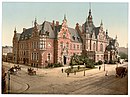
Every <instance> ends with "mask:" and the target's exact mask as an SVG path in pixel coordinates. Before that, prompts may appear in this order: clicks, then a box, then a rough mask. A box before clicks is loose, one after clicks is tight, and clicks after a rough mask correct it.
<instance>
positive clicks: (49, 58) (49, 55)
mask: <svg viewBox="0 0 130 97" xmlns="http://www.w3.org/2000/svg"><path fill="white" fill-rule="evenodd" d="M47 60H48V61H50V60H51V54H50V53H49V54H48V55H47Z"/></svg>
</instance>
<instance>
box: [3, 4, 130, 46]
mask: <svg viewBox="0 0 130 97" xmlns="http://www.w3.org/2000/svg"><path fill="white" fill-rule="evenodd" d="M89 5H90V4H89V3H88V2H76V3H74V2H72V3H67V2H66V3H56V2H54V3H52V2H51V3H47V2H46V3H45V2H38V3H36V2H35V3H33V2H30V3H29V2H28V3H27V2H24V3H20V2H17V3H16V2H3V3H2V45H3V46H5V45H9V46H12V39H13V35H14V32H13V31H14V28H15V27H16V29H17V32H18V33H21V32H22V30H23V28H30V27H32V21H34V19H35V17H36V18H37V22H38V24H42V22H43V21H44V20H46V21H49V22H52V21H53V20H55V21H59V22H60V23H62V20H63V16H64V14H66V18H67V21H68V26H69V27H72V28H75V24H76V23H77V22H78V23H79V24H80V25H82V24H83V23H84V22H85V21H86V18H87V16H88V12H89V8H90V6H89ZM91 10H92V16H93V23H94V25H95V26H96V27H97V26H99V25H100V23H101V20H102V21H103V26H104V30H105V31H106V29H108V34H109V36H110V37H113V38H115V37H116V35H117V37H118V42H119V46H120V47H126V46H127V43H128V3H123V2H121V3H117V2H116V3H101V2H100V3H99V2H98V3H95V2H92V3H91Z"/></svg>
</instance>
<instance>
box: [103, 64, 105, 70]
mask: <svg viewBox="0 0 130 97" xmlns="http://www.w3.org/2000/svg"><path fill="white" fill-rule="evenodd" d="M103 64H104V62H103ZM104 71H105V64H104Z"/></svg>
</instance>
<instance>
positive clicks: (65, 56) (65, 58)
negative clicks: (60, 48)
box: [64, 56, 66, 65]
mask: <svg viewBox="0 0 130 97" xmlns="http://www.w3.org/2000/svg"><path fill="white" fill-rule="evenodd" d="M65 64H66V56H64V65H65Z"/></svg>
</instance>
